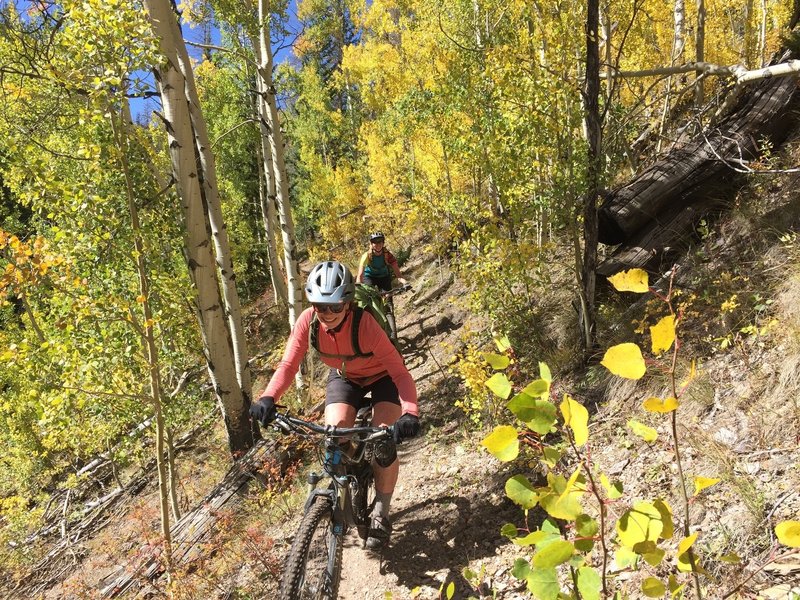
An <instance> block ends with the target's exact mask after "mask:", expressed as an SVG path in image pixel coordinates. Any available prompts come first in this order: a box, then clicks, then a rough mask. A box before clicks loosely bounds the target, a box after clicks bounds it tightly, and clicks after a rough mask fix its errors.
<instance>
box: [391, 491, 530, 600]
mask: <svg viewBox="0 0 800 600" xmlns="http://www.w3.org/2000/svg"><path fill="white" fill-rule="evenodd" d="M476 500H478V501H477V502H476V503H474V504H472V503H470V501H469V500H467V499H466V498H463V497H461V496H457V495H449V494H444V495H440V496H437V497H432V498H429V499H426V500H424V501H422V502H419V503H417V504H414V505H412V506H410V507H408V508H406V509H405V510H402V511H399V512H398V513H397V514H396V515H395V523H396V526H395V531H394V533H393V534H392V542H391V548H390V549H389V551H387V552H386V553H385V555H384V563H383V564H382V572H383V573H385V572H392V573H394V574H395V575H396V576H397V578H398V581H399V583H401V584H402V585H404V586H406V587H407V588H409V589H413V588H415V587H417V586H420V585H427V586H431V587H435V588H437V589H438V587H439V586H440V585H441V582H442V581H443V580H445V581H447V582H448V583H449V582H453V583H455V586H456V593H455V596H454V597H455V598H466V597H468V596H469V595H474V594H475V590H474V589H473V588H472V587H471V586H470V585H469V583H467V581H466V580H465V579H464V577H463V575H462V574H461V571H462V569H463V568H464V567H465V566H466V565H467V564H468V563H469V561H471V560H476V559H481V558H483V557H490V556H494V555H495V549H496V548H497V547H498V546H500V545H503V544H505V543H509V542H508V541H507V540H506V539H504V538H502V537H501V536H500V528H501V527H502V526H503V524H504V523H507V522H509V521H511V522H513V521H515V520H518V519H519V512H520V511H519V508H518V507H516V506H514V505H513V504H512V503H511V502H510V501H506V500H504V501H501V502H500V503H499V505H497V506H493V505H490V504H489V503H488V502H486V501H485V499H482V498H477V499H476ZM509 566H510V565H509ZM443 575H444V576H445V578H446V579H443V577H442V576H443Z"/></svg>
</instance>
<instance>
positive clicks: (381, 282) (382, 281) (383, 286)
mask: <svg viewBox="0 0 800 600" xmlns="http://www.w3.org/2000/svg"><path fill="white" fill-rule="evenodd" d="M363 279H364V283H365V284H367V285H374V286H375V287H376V288H378V289H379V290H383V291H384V292H388V291H389V290H391V289H392V276H391V275H387V276H386V277H375V276H372V277H370V276H369V275H367V274H366V273H365V274H364V276H363Z"/></svg>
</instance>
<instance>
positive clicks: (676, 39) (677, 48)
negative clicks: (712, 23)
mask: <svg viewBox="0 0 800 600" xmlns="http://www.w3.org/2000/svg"><path fill="white" fill-rule="evenodd" d="M673 18H674V22H675V32H674V35H673V38H672V57H671V59H670V64H669V66H670V67H674V66H675V65H676V64H680V62H682V61H681V57H682V56H683V47H684V44H685V41H684V35H683V29H684V22H685V20H686V6H685V5H684V3H683V0H675V8H674V10H673ZM671 101H672V75H670V76H669V77H668V78H667V92H666V94H664V109H663V111H662V113H661V126H660V128H659V136H658V143H657V144H656V151H657V152H658V151H660V150H661V140H662V139H663V137H664V136H663V133H664V128H665V127H666V124H667V117H668V116H669V109H670V102H671Z"/></svg>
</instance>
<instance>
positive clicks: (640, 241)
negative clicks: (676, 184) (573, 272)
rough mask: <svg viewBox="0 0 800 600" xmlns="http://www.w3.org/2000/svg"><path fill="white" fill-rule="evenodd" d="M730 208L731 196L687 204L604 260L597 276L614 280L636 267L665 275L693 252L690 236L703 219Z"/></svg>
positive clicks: (664, 217)
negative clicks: (729, 200) (675, 263)
mask: <svg viewBox="0 0 800 600" xmlns="http://www.w3.org/2000/svg"><path fill="white" fill-rule="evenodd" d="M727 204H728V198H727V196H726V195H725V194H724V193H720V194H718V195H716V196H708V197H707V198H706V199H705V200H703V201H701V202H696V203H694V204H687V205H685V206H683V208H681V209H680V210H678V211H677V212H674V213H671V214H669V215H668V216H663V217H658V218H655V219H653V222H652V223H651V224H650V226H648V227H645V228H644V229H642V230H641V231H640V232H639V233H637V234H636V235H635V236H634V238H633V239H632V240H631V241H630V242H628V243H627V244H624V245H623V246H622V247H620V248H618V249H617V250H616V251H615V252H614V253H613V254H612V255H611V256H610V257H608V258H607V259H605V260H603V261H602V262H601V263H600V264H599V265H598V266H597V274H598V275H599V276H600V277H610V276H611V275H614V274H615V273H618V272H620V271H625V270H627V269H631V268H634V267H637V268H640V269H644V270H646V271H649V272H651V273H663V272H664V271H666V270H667V269H669V268H670V267H671V266H672V263H673V262H674V259H675V258H676V257H677V256H679V255H680V254H682V253H684V252H685V251H686V250H687V249H688V248H689V246H690V243H691V241H692V237H691V236H690V235H688V234H687V232H691V231H695V230H696V228H697V225H698V224H699V222H700V221H701V219H703V217H706V216H708V215H710V214H711V213H713V212H714V211H719V210H720V209H722V208H724V207H725V206H726V205H727Z"/></svg>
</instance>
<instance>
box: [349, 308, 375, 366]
mask: <svg viewBox="0 0 800 600" xmlns="http://www.w3.org/2000/svg"><path fill="white" fill-rule="evenodd" d="M363 316H364V309H363V308H361V307H360V306H356V308H355V310H354V311H353V326H352V327H351V328H350V331H352V333H353V336H352V339H351V340H350V341H351V342H352V344H353V353H354V354H355V355H356V356H372V352H369V353H367V354H364V353H363V352H361V346H360V345H359V343H358V326H359V325H360V324H361V317H363Z"/></svg>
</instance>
